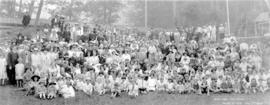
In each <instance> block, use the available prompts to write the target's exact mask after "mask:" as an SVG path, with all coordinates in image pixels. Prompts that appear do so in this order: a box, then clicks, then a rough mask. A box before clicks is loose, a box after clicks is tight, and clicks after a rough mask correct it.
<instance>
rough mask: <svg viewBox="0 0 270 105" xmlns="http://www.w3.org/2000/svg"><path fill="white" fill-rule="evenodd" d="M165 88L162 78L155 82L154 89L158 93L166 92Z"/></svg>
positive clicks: (165, 84)
mask: <svg viewBox="0 0 270 105" xmlns="http://www.w3.org/2000/svg"><path fill="white" fill-rule="evenodd" d="M166 87H167V83H166V82H165V81H164V78H162V77H161V78H160V79H159V80H158V81H157V85H156V89H157V91H159V92H163V91H165V90H166Z"/></svg>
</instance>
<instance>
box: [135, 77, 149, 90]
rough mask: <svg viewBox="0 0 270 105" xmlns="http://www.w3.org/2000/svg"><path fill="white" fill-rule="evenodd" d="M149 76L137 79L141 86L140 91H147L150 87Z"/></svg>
mask: <svg viewBox="0 0 270 105" xmlns="http://www.w3.org/2000/svg"><path fill="white" fill-rule="evenodd" d="M147 81H148V77H147V76H141V78H138V79H137V83H138V86H139V92H140V93H141V94H146V93H147V87H148V82H147Z"/></svg>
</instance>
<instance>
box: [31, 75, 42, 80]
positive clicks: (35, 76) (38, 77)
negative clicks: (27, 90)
mask: <svg viewBox="0 0 270 105" xmlns="http://www.w3.org/2000/svg"><path fill="white" fill-rule="evenodd" d="M34 78H37V79H38V81H39V79H40V76H38V75H33V76H32V77H31V79H32V80H33V81H34Z"/></svg>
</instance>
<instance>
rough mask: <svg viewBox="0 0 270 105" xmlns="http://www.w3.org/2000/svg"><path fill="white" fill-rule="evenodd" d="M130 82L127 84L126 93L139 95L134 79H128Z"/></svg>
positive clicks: (134, 95) (133, 95)
mask: <svg viewBox="0 0 270 105" xmlns="http://www.w3.org/2000/svg"><path fill="white" fill-rule="evenodd" d="M129 81H130V83H129V84H128V95H129V96H131V97H137V96H138V95H139V87H138V84H137V83H136V81H134V80H129Z"/></svg>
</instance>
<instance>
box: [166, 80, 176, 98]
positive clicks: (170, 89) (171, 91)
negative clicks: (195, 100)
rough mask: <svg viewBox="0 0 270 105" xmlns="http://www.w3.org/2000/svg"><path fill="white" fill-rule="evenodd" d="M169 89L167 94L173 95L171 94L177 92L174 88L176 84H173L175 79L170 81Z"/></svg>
mask: <svg viewBox="0 0 270 105" xmlns="http://www.w3.org/2000/svg"><path fill="white" fill-rule="evenodd" d="M168 82H169V83H168V88H167V90H166V91H167V92H168V93H169V94H171V93H173V92H174V91H175V86H174V83H173V79H169V80H168Z"/></svg>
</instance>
